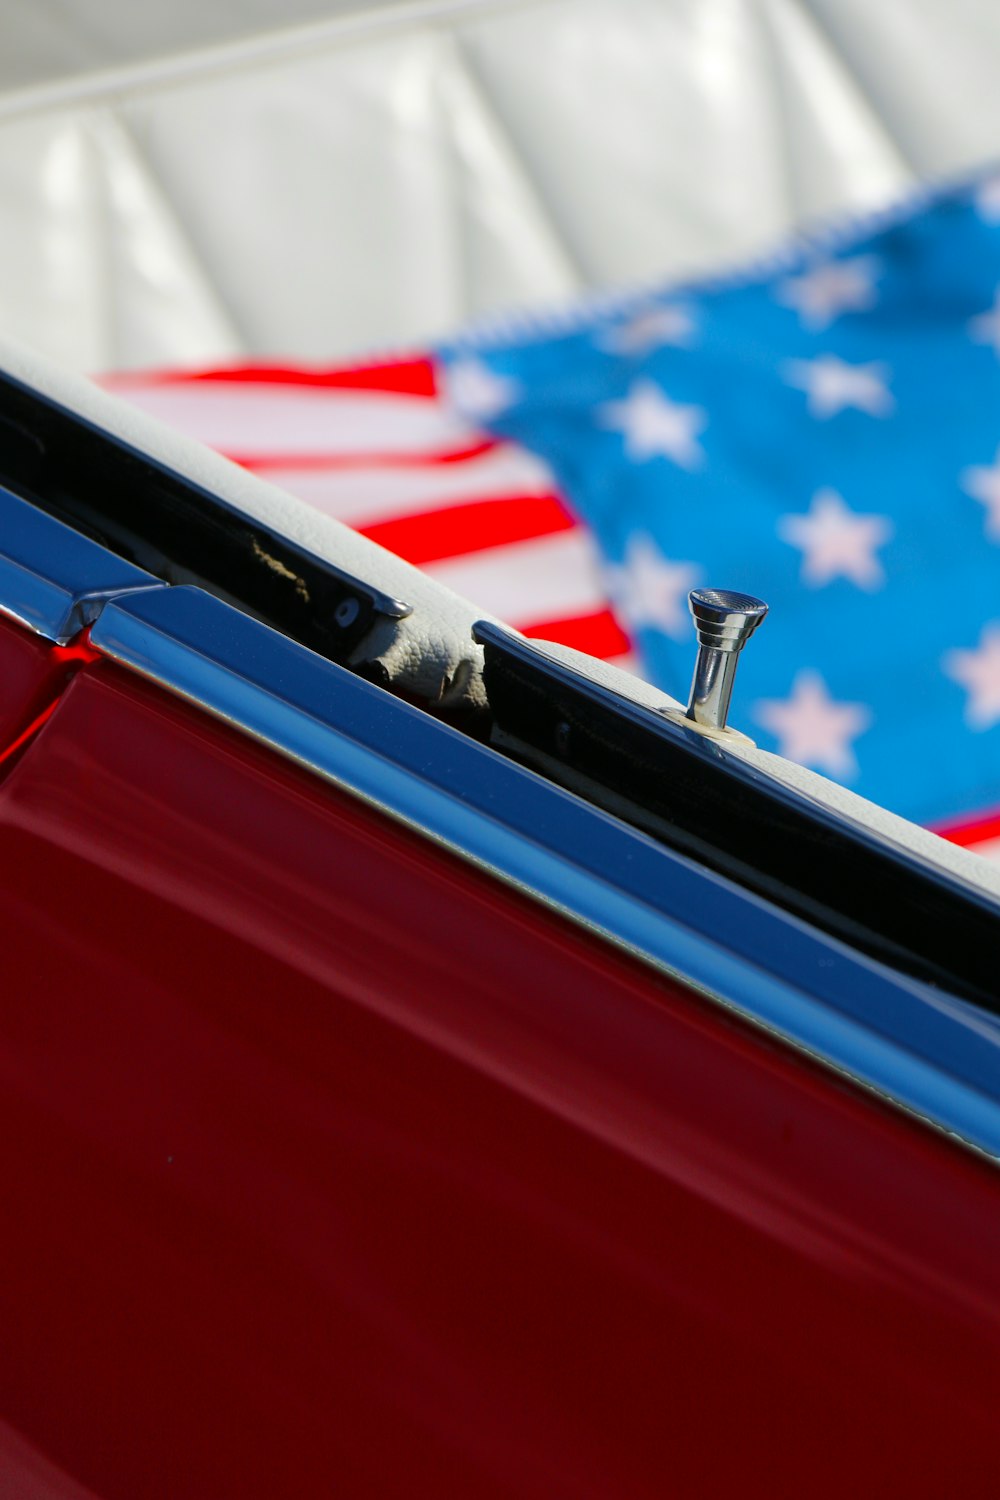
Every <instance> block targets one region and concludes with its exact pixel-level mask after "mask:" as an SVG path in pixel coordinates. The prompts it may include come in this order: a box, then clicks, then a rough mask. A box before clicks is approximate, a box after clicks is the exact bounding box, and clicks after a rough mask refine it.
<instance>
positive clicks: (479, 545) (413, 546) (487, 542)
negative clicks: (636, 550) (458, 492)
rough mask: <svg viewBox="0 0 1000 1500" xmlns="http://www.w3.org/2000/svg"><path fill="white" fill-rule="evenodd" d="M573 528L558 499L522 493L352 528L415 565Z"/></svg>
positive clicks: (571, 521)
mask: <svg viewBox="0 0 1000 1500" xmlns="http://www.w3.org/2000/svg"><path fill="white" fill-rule="evenodd" d="M575 525H576V522H575V521H574V519H573V517H572V516H571V515H570V513H569V511H568V510H567V509H566V507H565V505H563V503H562V501H561V500H560V499H559V498H558V496H556V495H527V496H511V497H509V498H494V499H489V500H473V501H469V502H466V503H464V504H458V505H446V506H442V507H440V508H439V509H436V510H428V511H423V512H420V513H418V514H416V515H408V516H396V517H393V519H392V520H386V521H377V522H374V523H373V524H372V525H370V526H359V527H358V530H359V531H360V532H361V534H362V536H366V537H368V538H369V540H370V541H373V542H378V544H379V546H380V547H385V548H387V549H388V551H390V552H395V554H396V556H397V557H402V558H405V560H406V561H407V562H410V563H415V564H417V565H418V566H419V565H420V564H421V563H429V562H438V561H440V560H441V559H442V558H445V557H459V556H461V555H462V554H463V553H466V552H482V551H483V550H484V549H485V548H487V547H500V546H502V545H503V544H504V543H505V542H525V541H530V539H531V538H532V537H536V536H550V535H552V533H553V532H557V531H571V530H572V529H573V527H574V526H575Z"/></svg>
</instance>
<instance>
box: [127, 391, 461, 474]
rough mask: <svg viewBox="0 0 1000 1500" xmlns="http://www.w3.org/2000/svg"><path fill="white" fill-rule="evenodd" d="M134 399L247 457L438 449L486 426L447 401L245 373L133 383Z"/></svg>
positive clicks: (458, 445) (151, 411)
mask: <svg viewBox="0 0 1000 1500" xmlns="http://www.w3.org/2000/svg"><path fill="white" fill-rule="evenodd" d="M120 394H121V395H122V396H123V397H124V398H125V399H126V400H128V401H129V402H130V403H131V404H132V405H133V406H138V407H141V409H142V410H143V411H145V412H148V413H149V414H150V416H153V417H158V418H159V419H160V421H162V422H166V423H168V424H169V425H170V426H171V427H178V428H180V430H181V431H182V432H186V433H187V434H188V436H189V437H193V438H196V439H197V440H198V441H199V442H202V443H206V444H207V445H208V446H209V447H210V448H218V449H220V450H221V451H222V452H223V453H231V454H236V455H238V456H239V457H240V458H245V459H250V460H252V459H255V458H257V457H258V456H259V457H270V456H271V455H274V456H287V457H288V458H293V457H301V456H303V455H305V456H309V455H313V454H315V455H319V456H320V457H322V456H325V455H329V456H330V457H331V458H333V457H335V456H337V455H350V454H358V453H364V454H368V453H371V454H376V455H381V454H385V455H387V456H388V455H391V454H396V453H403V454H405V453H425V452H426V453H428V454H431V453H434V452H435V451H439V450H450V449H459V448H463V447H471V446H472V445H473V444H474V443H479V442H481V441H482V433H481V432H479V431H477V430H476V429H475V428H471V427H468V426H467V425H466V424H465V423H464V422H463V421H461V419H460V418H458V417H457V416H454V415H453V414H452V413H450V412H449V411H447V410H446V409H445V408H444V407H443V406H442V405H441V403H440V402H438V401H434V400H431V399H429V398H427V397H423V398H421V397H415V396H396V395H392V394H389V393H385V392H382V391H365V392H363V393H362V392H357V391H344V390H333V391H331V390H308V389H305V390H304V389H302V388H301V387H294V386H288V385H250V384H246V383H243V382H240V381H230V382H226V381H212V383H211V384H208V383H206V382H200V381H190V382H188V383H185V384H163V383H161V384H151V385H148V386H142V385H131V384H130V385H129V387H128V389H127V390H122V391H121V393H120Z"/></svg>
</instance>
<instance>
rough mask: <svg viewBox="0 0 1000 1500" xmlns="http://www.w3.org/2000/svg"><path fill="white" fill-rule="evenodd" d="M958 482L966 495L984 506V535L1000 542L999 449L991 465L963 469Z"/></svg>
mask: <svg viewBox="0 0 1000 1500" xmlns="http://www.w3.org/2000/svg"><path fill="white" fill-rule="evenodd" d="M959 482H960V484H961V486H962V488H963V490H964V491H965V493H966V494H967V495H971V496H972V498H973V499H974V500H979V501H981V502H982V504H983V505H985V506H986V510H987V516H986V535H987V536H989V537H992V538H993V539H994V541H1000V448H998V449H997V456H996V458H995V459H994V460H993V463H992V465H986V464H980V465H977V466H974V467H973V468H971V469H963V470H962V473H961V475H960V476H959Z"/></svg>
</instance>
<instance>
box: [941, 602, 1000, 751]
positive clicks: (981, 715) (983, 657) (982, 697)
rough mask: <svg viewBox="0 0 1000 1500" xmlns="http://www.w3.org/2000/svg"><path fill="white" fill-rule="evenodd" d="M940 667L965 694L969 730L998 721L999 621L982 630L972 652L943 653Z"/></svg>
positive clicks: (999, 713) (999, 700)
mask: <svg viewBox="0 0 1000 1500" xmlns="http://www.w3.org/2000/svg"><path fill="white" fill-rule="evenodd" d="M941 667H942V670H943V672H944V674H945V676H946V677H950V678H951V680H952V681H953V682H957V683H958V684H959V686H960V687H963V688H965V691H966V693H967V694H968V697H967V698H966V701H965V722H966V724H968V726H969V728H970V729H989V728H991V726H992V725H994V724H995V723H996V722H997V720H998V719H1000V622H997V621H993V622H992V623H991V624H989V625H987V626H985V627H984V629H983V633H982V635H981V636H980V638H979V646H978V647H977V649H976V650H975V651H947V652H946V653H945V655H944V656H943V657H942V660H941Z"/></svg>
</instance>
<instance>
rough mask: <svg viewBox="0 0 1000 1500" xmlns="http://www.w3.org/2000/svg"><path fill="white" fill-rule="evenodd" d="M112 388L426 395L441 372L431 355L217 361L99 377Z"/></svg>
mask: <svg viewBox="0 0 1000 1500" xmlns="http://www.w3.org/2000/svg"><path fill="white" fill-rule="evenodd" d="M99 378H100V383H101V384H102V385H103V386H105V387H106V388H107V389H109V390H114V391H121V392H122V393H123V394H126V395H127V393H128V391H129V389H130V388H132V389H134V388H136V387H138V386H150V385H194V384H203V385H210V384H211V383H212V382H213V381H217V380H221V381H227V382H228V381H235V382H241V383H243V384H245V385H294V386H311V387H319V388H322V389H326V390H351V391H391V392H393V393H395V394H397V395H405V396H428V397H434V396H437V394H438V388H437V376H436V373H435V369H434V365H433V363H432V362H431V361H430V360H429V359H407V360H399V361H397V362H395V363H393V364H380V365H356V366H354V367H353V368H348V369H341V368H336V367H328V366H317V367H315V368H311V369H310V368H308V367H304V368H303V367H300V368H296V369H289V368H288V366H287V365H218V366H215V367H213V368H212V369H210V370H190V371H178V370H143V371H141V373H136V374H135V375H131V374H129V373H127V372H125V373H122V374H108V375H102V376H100V377H99Z"/></svg>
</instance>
